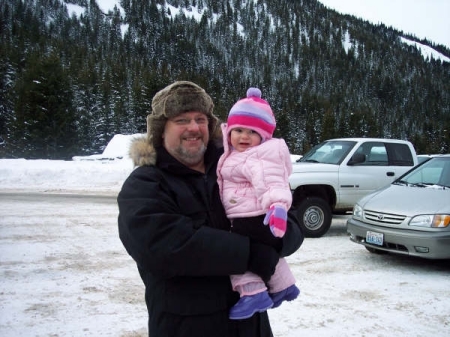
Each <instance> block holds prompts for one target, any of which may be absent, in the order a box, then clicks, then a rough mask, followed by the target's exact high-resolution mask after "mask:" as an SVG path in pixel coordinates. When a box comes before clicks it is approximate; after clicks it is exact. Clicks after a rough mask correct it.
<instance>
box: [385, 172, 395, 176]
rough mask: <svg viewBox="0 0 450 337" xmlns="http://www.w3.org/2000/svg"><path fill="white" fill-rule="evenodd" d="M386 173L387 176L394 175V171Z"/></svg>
mask: <svg viewBox="0 0 450 337" xmlns="http://www.w3.org/2000/svg"><path fill="white" fill-rule="evenodd" d="M386 175H387V176H388V177H393V176H394V175H395V172H386Z"/></svg>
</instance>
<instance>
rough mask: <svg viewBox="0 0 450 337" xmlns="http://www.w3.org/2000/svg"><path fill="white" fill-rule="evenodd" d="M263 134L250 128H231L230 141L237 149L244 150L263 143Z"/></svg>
mask: <svg viewBox="0 0 450 337" xmlns="http://www.w3.org/2000/svg"><path fill="white" fill-rule="evenodd" d="M261 140H262V139H261V136H260V135H259V134H258V133H257V132H255V131H253V130H250V129H247V128H241V127H237V128H234V129H232V130H231V133H230V142H231V145H232V146H233V147H234V149H235V150H236V151H239V152H243V151H245V150H247V149H248V148H250V147H253V146H257V145H259V144H261Z"/></svg>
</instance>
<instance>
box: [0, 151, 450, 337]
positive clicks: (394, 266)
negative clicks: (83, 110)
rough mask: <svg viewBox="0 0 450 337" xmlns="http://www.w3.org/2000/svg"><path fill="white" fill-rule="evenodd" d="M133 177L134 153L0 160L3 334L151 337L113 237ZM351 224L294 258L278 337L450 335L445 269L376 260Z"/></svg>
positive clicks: (337, 222) (132, 274)
mask: <svg viewBox="0 0 450 337" xmlns="http://www.w3.org/2000/svg"><path fill="white" fill-rule="evenodd" d="M105 150H106V149H105ZM109 150H111V152H112V153H113V154H114V151H113V149H112V148H111V147H110V148H109ZM121 151H122V152H123V150H121ZM122 154H123V153H122ZM132 169H133V168H132V164H131V162H130V160H129V159H127V158H126V157H125V158H124V159H121V160H117V159H116V160H110V161H80V160H78V161H50V160H24V159H17V160H6V159H2V160H0V275H1V277H0V336H2V337H13V336H14V337H15V336H59V337H69V336H128V337H130V336H145V335H146V319H147V318H146V316H147V312H146V308H145V303H144V294H143V286H142V282H141V280H140V278H139V275H138V273H137V270H136V267H135V264H134V262H133V261H132V259H131V258H130V257H129V256H128V255H127V253H126V252H125V249H124V248H123V246H122V244H121V242H120V240H119V238H118V234H117V214H118V210H117V205H116V201H115V196H116V195H117V193H118V191H119V190H120V187H121V185H122V183H123V181H124V179H125V178H126V177H127V176H128V174H129V173H130V172H131V170H132ZM77 194H80V195H81V196H77ZM346 219H347V217H346V216H336V217H335V218H334V219H333V225H332V228H331V229H330V231H329V232H328V233H327V235H326V236H324V237H322V238H319V239H306V240H305V241H304V243H303V245H302V246H301V247H300V249H299V250H298V251H297V252H296V253H295V254H293V255H292V256H290V257H288V262H289V263H290V265H291V268H292V270H293V273H294V275H295V276H296V279H297V285H298V286H299V287H300V289H301V295H300V297H299V298H298V299H297V300H296V301H294V302H290V303H285V304H283V305H282V306H280V307H279V308H277V309H273V310H270V311H269V315H270V318H271V323H272V327H273V331H274V335H275V336H276V337H298V336H314V337H316V336H317V337H321V336H324V337H325V336H336V337H338V336H339V337H341V336H365V337H379V336H409V337H410V336H417V337H419V336H420V337H423V336H433V337H444V336H450V315H449V312H450V302H449V298H450V263H449V261H428V260H420V259H413V258H409V257H403V256H393V255H374V254H370V253H368V252H367V251H366V250H365V249H364V247H362V246H359V245H357V244H355V243H352V242H350V240H349V239H348V235H347V233H346V229H345V221H346ZM153 337H154V336H153Z"/></svg>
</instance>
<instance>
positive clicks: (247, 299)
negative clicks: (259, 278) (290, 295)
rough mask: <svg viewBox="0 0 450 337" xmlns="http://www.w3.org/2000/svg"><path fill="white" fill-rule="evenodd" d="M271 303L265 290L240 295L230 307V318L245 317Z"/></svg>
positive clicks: (269, 306) (268, 307)
mask: <svg viewBox="0 0 450 337" xmlns="http://www.w3.org/2000/svg"><path fill="white" fill-rule="evenodd" d="M272 305H273V302H272V299H271V298H270V296H269V294H268V292H267V291H264V292H262V293H258V294H255V295H250V296H242V297H241V298H240V299H239V301H238V302H237V303H236V304H235V305H234V306H233V307H232V308H231V309H230V319H245V318H249V317H252V316H253V314H254V313H256V312H263V311H266V310H267V309H270V308H271V307H272Z"/></svg>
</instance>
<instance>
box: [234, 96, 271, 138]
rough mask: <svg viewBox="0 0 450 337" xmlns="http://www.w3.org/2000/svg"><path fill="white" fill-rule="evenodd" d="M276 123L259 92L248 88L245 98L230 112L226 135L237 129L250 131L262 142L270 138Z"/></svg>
mask: <svg viewBox="0 0 450 337" xmlns="http://www.w3.org/2000/svg"><path fill="white" fill-rule="evenodd" d="M275 126H276V122H275V117H274V115H273V112H272V109H271V107H270V105H269V103H267V101H265V100H263V99H262V98H261V90H259V89H258V88H249V89H248V90H247V97H246V98H243V99H241V100H239V101H237V102H236V103H235V104H234V105H233V107H232V108H231V110H230V113H229V114H228V120H227V134H229V133H230V131H231V130H232V129H234V128H237V127H242V128H247V129H251V130H253V131H255V132H257V133H258V134H259V135H260V136H261V138H262V139H263V141H264V140H267V139H270V138H272V135H273V132H274V130H275Z"/></svg>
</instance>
